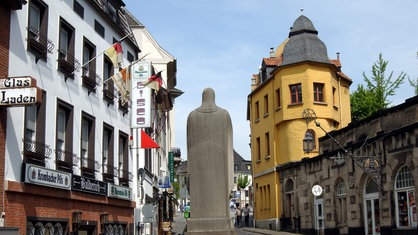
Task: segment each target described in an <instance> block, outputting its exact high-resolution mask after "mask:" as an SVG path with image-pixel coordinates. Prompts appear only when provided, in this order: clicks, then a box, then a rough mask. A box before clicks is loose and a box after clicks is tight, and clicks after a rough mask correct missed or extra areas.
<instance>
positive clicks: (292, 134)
mask: <svg viewBox="0 0 418 235" xmlns="http://www.w3.org/2000/svg"><path fill="white" fill-rule="evenodd" d="M351 83H352V81H351V79H350V78H349V77H348V76H346V75H345V74H344V73H343V72H342V71H341V62H340V60H339V55H338V54H337V58H336V59H330V58H329V57H328V53H327V48H326V45H325V43H324V42H323V41H322V40H321V39H320V38H319V37H318V31H317V30H316V29H315V27H314V25H313V23H312V22H311V20H310V19H309V18H307V17H306V16H304V15H301V16H299V17H298V18H297V19H296V20H295V22H294V23H293V26H292V27H291V29H290V32H289V35H288V38H286V39H285V40H284V41H283V42H282V43H281V44H280V45H279V46H277V48H276V49H274V48H271V52H270V56H269V57H267V58H263V59H262V62H261V66H260V71H259V72H258V73H257V74H254V75H253V76H252V84H251V93H250V94H249V95H248V110H247V111H248V112H247V113H248V115H247V119H248V120H249V121H250V129H251V160H252V163H253V186H254V194H255V206H254V214H255V223H256V226H257V227H261V228H267V229H273V230H279V229H280V228H283V227H284V226H287V225H289V224H291V225H292V224H293V225H294V221H293V218H294V217H296V213H295V211H296V209H297V208H295V205H294V201H295V195H294V194H293V193H292V190H293V189H292V187H293V186H292V185H286V184H285V183H284V182H281V181H280V177H279V173H278V171H277V169H278V167H280V166H281V165H283V164H287V163H289V162H293V161H300V160H301V159H302V158H305V157H310V156H315V155H317V154H318V151H319V149H318V147H317V144H318V138H320V137H322V136H323V135H324V134H325V133H324V132H322V131H320V130H318V129H317V128H314V124H313V122H311V123H308V122H306V121H305V119H304V118H303V117H302V113H303V111H304V110H307V109H310V110H314V111H315V113H316V120H317V121H318V122H320V123H321V126H322V128H324V129H325V130H326V131H328V132H329V131H333V130H337V129H340V128H343V127H345V126H347V125H348V124H349V123H350V122H351V109H350V89H349V87H350V85H351ZM306 133H309V134H310V135H311V136H312V138H313V147H314V148H313V150H312V151H310V152H309V153H305V152H304V150H303V146H302V143H303V139H304V138H305V135H306ZM281 192H285V193H284V194H281Z"/></svg>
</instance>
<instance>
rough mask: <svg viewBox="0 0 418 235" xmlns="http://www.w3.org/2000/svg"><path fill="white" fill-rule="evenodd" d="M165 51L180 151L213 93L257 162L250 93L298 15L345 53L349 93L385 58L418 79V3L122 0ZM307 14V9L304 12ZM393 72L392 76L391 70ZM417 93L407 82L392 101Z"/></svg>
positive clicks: (331, 53) (238, 141)
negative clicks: (173, 62)
mask: <svg viewBox="0 0 418 235" xmlns="http://www.w3.org/2000/svg"><path fill="white" fill-rule="evenodd" d="M124 2H125V4H126V7H127V8H128V10H129V11H130V12H132V13H133V14H134V15H135V17H136V18H137V19H138V20H139V21H140V22H141V23H142V24H144V25H145V27H146V28H147V29H148V31H149V32H150V33H151V34H152V36H153V37H154V38H155V39H156V40H157V42H158V43H159V44H160V46H161V47H162V48H164V49H165V50H166V51H168V52H169V53H170V54H171V55H172V56H174V57H175V58H176V59H177V88H178V89H180V90H182V91H184V94H183V95H182V96H180V97H179V98H178V99H176V102H175V109H176V115H175V121H176V131H175V134H176V137H175V138H176V144H175V145H176V147H180V148H181V152H182V158H183V159H187V142H186V141H187V140H186V139H187V138H186V125H187V123H186V121H187V116H188V115H189V113H190V112H191V111H192V110H194V109H195V108H197V107H199V106H200V105H201V97H202V91H203V89H205V88H206V87H211V88H213V89H214V90H215V95H216V103H217V105H218V106H220V107H222V108H224V109H226V110H227V111H228V112H229V114H230V116H231V119H232V123H233V131H234V139H233V141H234V149H235V150H236V151H237V152H238V153H239V154H240V155H241V156H242V157H243V158H244V159H248V160H250V159H251V155H250V147H249V145H248V143H249V141H250V139H249V133H250V129H249V123H248V121H247V118H246V113H247V96H248V94H249V93H250V91H251V88H250V87H251V77H252V74H255V73H257V72H258V68H259V66H260V64H261V61H262V58H263V57H268V56H269V51H270V48H271V47H274V48H276V47H277V46H278V45H280V43H282V42H283V41H284V40H285V39H286V38H287V36H288V34H289V30H290V27H291V26H292V25H293V22H294V21H295V20H296V18H297V17H299V16H300V15H302V14H303V15H305V16H306V17H308V18H309V19H310V20H311V21H312V23H313V24H314V27H315V28H316V30H317V31H318V36H319V38H320V39H321V40H322V41H323V42H324V43H325V45H326V46H327V50H328V57H329V58H330V59H335V58H336V53H337V52H339V53H340V61H341V63H342V71H343V72H344V73H345V74H346V75H348V76H349V77H350V78H351V79H352V80H353V84H352V85H351V87H350V89H351V91H354V90H356V89H357V86H358V84H363V83H364V82H363V76H362V74H363V72H365V73H366V75H370V74H371V72H370V71H371V68H372V65H373V63H374V62H375V61H376V60H377V59H378V56H379V53H382V54H383V58H384V59H385V60H387V61H389V64H388V69H387V71H388V72H390V71H393V72H394V76H397V75H399V74H400V72H402V71H403V72H405V73H406V74H407V75H408V76H409V77H410V78H411V79H413V80H415V79H417V77H418V57H417V52H418V20H417V18H416V11H417V10H418V1H417V0H403V1H387V0H368V1H349V0H340V1H335V0H323V1H321V0H320V1H312V0H280V1H278V0H124ZM301 9H303V11H301ZM387 75H389V73H387ZM412 96H414V90H413V88H412V87H411V86H410V85H409V82H408V81H405V83H404V84H403V85H402V87H401V88H400V89H399V90H397V95H396V96H394V97H390V100H391V101H392V104H393V105H396V104H399V103H402V102H403V101H404V100H405V99H407V98H409V97H412Z"/></svg>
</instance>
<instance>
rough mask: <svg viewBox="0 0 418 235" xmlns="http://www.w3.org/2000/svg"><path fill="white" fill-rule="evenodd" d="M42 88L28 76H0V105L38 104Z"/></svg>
mask: <svg viewBox="0 0 418 235" xmlns="http://www.w3.org/2000/svg"><path fill="white" fill-rule="evenodd" d="M41 102H42V90H41V89H40V88H38V87H36V79H34V78H32V77H30V76H24V77H7V78H0V105H1V106H20V105H31V104H40V103H41Z"/></svg>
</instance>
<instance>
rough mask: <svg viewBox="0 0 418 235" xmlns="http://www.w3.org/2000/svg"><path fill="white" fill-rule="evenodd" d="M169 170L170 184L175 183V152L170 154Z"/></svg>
mask: <svg viewBox="0 0 418 235" xmlns="http://www.w3.org/2000/svg"><path fill="white" fill-rule="evenodd" d="M168 170H169V171H170V182H174V152H173V151H170V152H168Z"/></svg>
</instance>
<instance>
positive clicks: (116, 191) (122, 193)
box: [107, 183, 132, 200]
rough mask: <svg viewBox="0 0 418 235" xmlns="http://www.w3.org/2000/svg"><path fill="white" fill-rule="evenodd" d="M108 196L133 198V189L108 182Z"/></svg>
mask: <svg viewBox="0 0 418 235" xmlns="http://www.w3.org/2000/svg"><path fill="white" fill-rule="evenodd" d="M107 196H108V197H115V198H119V199H125V200H132V189H131V188H128V187H124V186H119V185H115V184H111V183H108V189H107Z"/></svg>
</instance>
